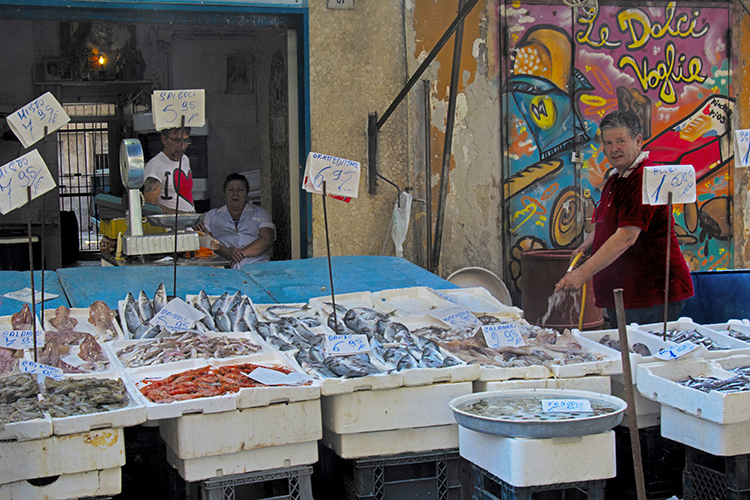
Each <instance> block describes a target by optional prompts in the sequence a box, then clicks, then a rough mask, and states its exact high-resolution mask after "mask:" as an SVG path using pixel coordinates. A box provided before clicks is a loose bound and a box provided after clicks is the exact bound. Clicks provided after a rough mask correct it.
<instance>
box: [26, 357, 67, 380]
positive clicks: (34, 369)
mask: <svg viewBox="0 0 750 500" xmlns="http://www.w3.org/2000/svg"><path fill="white" fill-rule="evenodd" d="M18 368H19V369H20V370H21V371H22V372H24V373H33V374H35V375H44V376H45V377H49V378H53V379H55V380H62V379H63V378H65V374H64V373H63V371H62V370H61V369H59V368H55V367H54V366H47V365H43V364H41V363H36V362H34V361H29V360H26V359H22V360H20V361H19V362H18Z"/></svg>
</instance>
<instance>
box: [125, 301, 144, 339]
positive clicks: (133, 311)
mask: <svg viewBox="0 0 750 500" xmlns="http://www.w3.org/2000/svg"><path fill="white" fill-rule="evenodd" d="M128 295H130V293H128ZM130 298H131V299H132V298H133V296H132V295H130ZM124 312H125V326H127V328H128V331H130V333H135V330H136V328H138V326H139V325H140V324H141V323H142V321H141V317H140V316H139V315H138V306H137V305H136V303H135V300H133V301H132V302H126V303H125V311H124Z"/></svg>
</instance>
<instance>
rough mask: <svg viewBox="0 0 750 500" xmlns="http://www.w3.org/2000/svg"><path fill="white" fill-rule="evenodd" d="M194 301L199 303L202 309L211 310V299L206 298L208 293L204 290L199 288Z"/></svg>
mask: <svg viewBox="0 0 750 500" xmlns="http://www.w3.org/2000/svg"><path fill="white" fill-rule="evenodd" d="M196 302H197V303H198V304H200V305H201V307H202V308H203V309H205V310H206V311H211V301H210V300H209V299H208V295H206V292H204V291H203V290H201V291H200V292H198V298H197V299H196Z"/></svg>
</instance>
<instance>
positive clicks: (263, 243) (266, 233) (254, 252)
mask: <svg viewBox="0 0 750 500" xmlns="http://www.w3.org/2000/svg"><path fill="white" fill-rule="evenodd" d="M275 235H276V233H275V232H274V230H273V229H272V228H270V227H262V228H260V231H259V232H258V239H256V240H255V241H253V242H252V243H250V244H249V245H247V246H246V247H244V248H243V249H242V255H244V256H245V257H257V256H259V255H263V254H264V253H266V252H267V251H268V249H269V248H271V246H273V240H274V237H275Z"/></svg>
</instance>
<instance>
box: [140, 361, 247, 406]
mask: <svg viewBox="0 0 750 500" xmlns="http://www.w3.org/2000/svg"><path fill="white" fill-rule="evenodd" d="M204 366H208V361H207V360H203V359H195V360H186V361H179V362H176V363H170V364H169V365H168V366H162V365H157V366H149V367H144V368H139V369H135V370H131V371H129V372H128V376H129V377H130V378H131V379H132V380H133V382H134V383H135V386H136V388H137V389H139V391H138V397H139V399H140V401H141V402H142V403H143V404H144V406H145V407H146V412H147V414H148V420H163V419H166V418H176V417H181V416H182V415H187V414H191V413H218V412H224V411H232V410H235V409H236V408H237V394H236V393H232V394H224V395H221V396H213V397H208V398H196V399H187V400H185V401H175V402H172V403H154V402H153V401H151V400H149V399H148V398H147V397H146V396H144V395H143V394H142V393H141V392H140V388H141V387H142V386H143V383H144V381H146V380H148V379H157V380H158V379H163V378H166V377H168V376H170V375H173V374H175V373H180V372H183V371H187V370H195V369H197V368H202V367H204Z"/></svg>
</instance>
